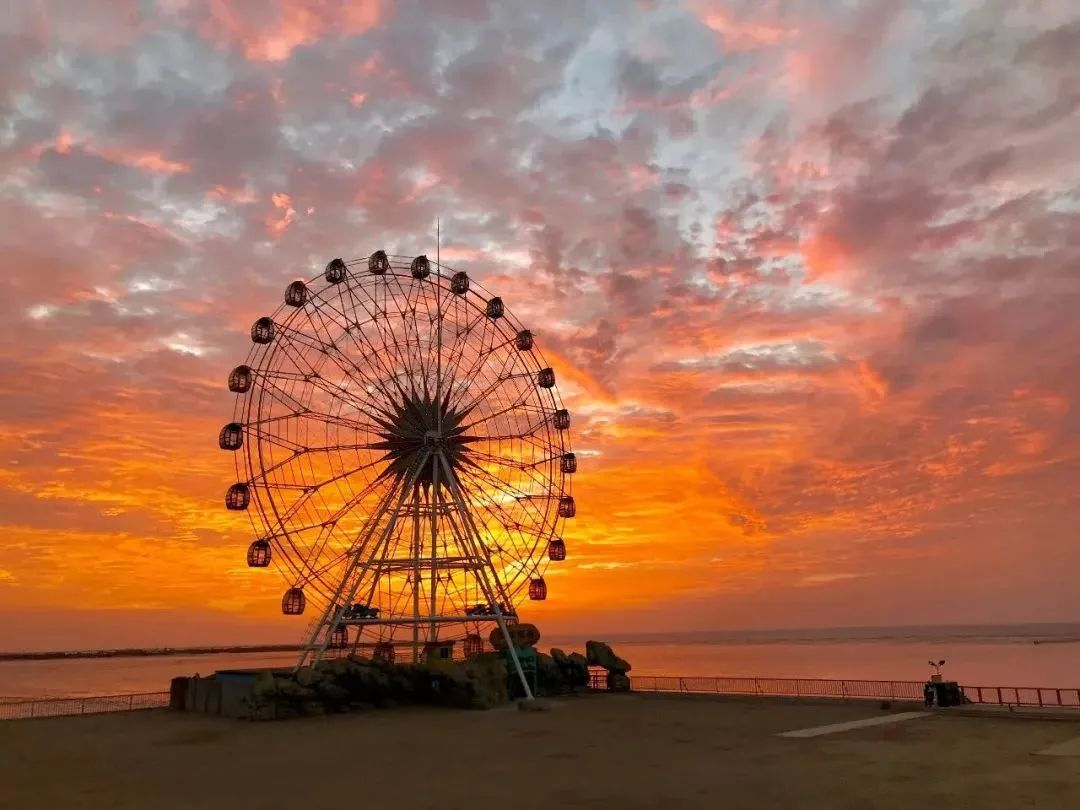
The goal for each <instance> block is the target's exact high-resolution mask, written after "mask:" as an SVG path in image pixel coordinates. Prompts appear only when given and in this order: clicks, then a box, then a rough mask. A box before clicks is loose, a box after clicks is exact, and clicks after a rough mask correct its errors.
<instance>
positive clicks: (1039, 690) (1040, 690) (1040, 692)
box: [1035, 687, 1043, 709]
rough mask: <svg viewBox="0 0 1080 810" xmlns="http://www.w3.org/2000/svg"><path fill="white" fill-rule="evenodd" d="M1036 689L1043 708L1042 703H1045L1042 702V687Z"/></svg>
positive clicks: (1040, 705)
mask: <svg viewBox="0 0 1080 810" xmlns="http://www.w3.org/2000/svg"><path fill="white" fill-rule="evenodd" d="M1035 691H1036V693H1038V695H1039V708H1040V709H1041V708H1042V705H1043V702H1042V688H1041V687H1040V688H1039V689H1036V690H1035Z"/></svg>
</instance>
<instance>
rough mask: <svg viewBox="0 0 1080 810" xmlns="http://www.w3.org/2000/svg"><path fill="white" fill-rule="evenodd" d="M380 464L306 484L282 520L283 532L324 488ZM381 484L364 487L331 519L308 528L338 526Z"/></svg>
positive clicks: (357, 467) (280, 523)
mask: <svg viewBox="0 0 1080 810" xmlns="http://www.w3.org/2000/svg"><path fill="white" fill-rule="evenodd" d="M380 464H381V460H378V461H372V462H369V463H367V464H361V465H359V466H356V467H353V468H352V469H350V470H346V471H345V472H342V473H339V474H337V475H334V476H332V477H330V478H326V479H324V480H322V481H319V482H316V483H314V484H306V485H304V486H303V495H302V496H301V497H300V498H299V499H297V501H296V502H295V503H294V504H293V505H292V506H291V507H290V508H289V510H288V511H286V512H285V513H284V514H283V515H282V518H281V520H280V521H279V525H280V526H281V527H282V530H283V531H284V527H285V524H286V523H287V522H288V521H290V520H292V519H293V517H295V516H296V514H297V513H299V512H300V510H301V509H304V508H306V506H307V505H308V503H309V502H310V500H311V498H312V497H313V496H314V495H315V494H316V493H318V492H319V491H320V490H322V489H323V488H324V487H326V486H329V485H330V484H334V483H337V482H338V481H344V480H346V479H347V478H350V477H351V476H353V475H356V474H357V473H361V472H364V471H365V470H369V469H372V468H374V467H377V466H379V465H380ZM381 483H382V482H381V481H379V480H378V479H376V480H373V481H371V482H368V483H367V484H366V485H365V486H364V488H363V489H361V490H360V491H359V492H357V493H355V494H354V495H353V496H351V497H350V498H349V500H348V501H346V502H345V503H344V504H343V505H342V506H341V507H340V508H339V509H338V510H337V511H335V512H334V513H332V514H331V515H330V516H329V517H327V518H326V519H324V520H323V521H322V522H321V523H318V524H312V526H310V527H308V528H314V527H316V526H324V525H337V523H338V521H340V520H341V518H342V517H343V516H344V515H346V514H348V513H349V511H351V510H352V509H353V508H354V507H355V506H356V505H357V504H358V503H360V502H361V501H362V500H363V499H364V498H366V497H368V496H369V495H371V494H372V493H373V492H374V491H375V489H376V487H377V486H378V485H380V484H381ZM263 486H267V484H263ZM290 530H292V529H290Z"/></svg>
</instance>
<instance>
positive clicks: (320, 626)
mask: <svg viewBox="0 0 1080 810" xmlns="http://www.w3.org/2000/svg"><path fill="white" fill-rule="evenodd" d="M395 492H396V490H394V489H393V488H391V489H390V491H389V492H387V493H386V494H385V495H384V496H383V498H382V500H380V501H379V507H378V511H379V512H380V513H381V511H382V508H383V507H384V506H385V505H386V504H387V503H388V502H389V501H390V499H391V497H392V496H393V495H394V493H395ZM375 528H376V524H374V523H372V524H371V525H370V526H365V527H364V531H363V533H362V534H361V537H360V542H359V544H358V545H357V546H356V551H350V552H349V554H350V555H351V556H352V560H350V562H349V566H348V568H346V570H345V574H344V576H342V578H341V581H340V582H338V585H337V588H336V589H335V591H334V596H333V598H332V599H331V600H330V601H329V602H328V603H327V605H326V608H325V609H324V610H323V612H322V616H321V617H320V618H319V620H318V621H317V622H315V624H314V625H313V626H312V628H311V632H310V633H308V635H307V641H306V642H305V643H304V646H303V647H302V648H301V650H300V658H299V660H297V662H296V667H295V669H300V667H302V666H304V664H305V663H306V662H307V659H308V658H309V657H310V658H313V659H314V661H313V663H314V662H317V661H318V660H319V656H321V655H322V651H323V650H325V649H326V646H327V643H329V639H330V633H331V632H333V631H332V627H331V625H330V624H328V622H329V620H330V614H331V613H332V612H333V611H334V610H335V609H336V608H337V606H338V604H339V603H340V601H341V592H342V590H343V589H344V588H345V584H346V583H347V582H348V581H349V577H350V576H351V575H352V572H353V571H354V570H355V569H356V565H357V562H358V561H359V559H360V551H361V550H362V549H363V548H364V547H365V546H366V545H367V542H368V540H369V539H370V537H371V535H372V534H373V533H374V531H375ZM335 618H336V617H335ZM324 629H325V630H326V638H325V642H326V643H324V644H323V645H322V646H321V647H320V648H317V647H316V644H317V642H318V639H319V633H320V632H322V631H323V630H324ZM316 651H318V654H317V655H316Z"/></svg>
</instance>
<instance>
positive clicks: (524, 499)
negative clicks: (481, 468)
mask: <svg viewBox="0 0 1080 810" xmlns="http://www.w3.org/2000/svg"><path fill="white" fill-rule="evenodd" d="M476 469H477V468H473V469H472V470H464V472H465V476H466V478H468V479H470V480H471V481H473V483H474V484H475V485H476V486H475V487H473V486H472V485H469V486H467V487H466V489H467V490H469V491H474V492H475V495H476V497H477V501H478V502H479V503H484V504H486V505H488V506H490V507H492V508H495V509H497V510H499V512H500V513H501V514H502V515H503V516H504V517H505V518H507V519H508V520H509V519H511V517H512V515H511V513H510V512H509V511H508V510H507V509H506V508H505V507H504V506H503V504H502V503H500V502H499V501H498V500H496V499H495V498H493V497H491V493H490V491H488V490H487V489H486V488H485V486H484V483H483V481H480V480H478V479H479V478H480V476H477V475H475V472H476ZM484 478H485V479H486V481H487V483H488V484H492V483H493V484H494V485H495V488H496V489H497V490H498V491H499V492H500V493H501V494H503V495H507V496H509V497H511V498H513V500H514V502H515V504H516V505H517V506H519V507H520V508H521V510H522V512H523V513H528V512H529V510H530V508H531V509H532V512H533V513H534V514H533V516H534V517H535V518H536V519H537V520H538V521H539V524H540V526H541V527H543V526H545V525H546V524H547V522H548V516H547V513H546V512H545V511H543V510H541V509H540V508H539V507H538V506H536V504H533V503H530V502H529V501H530V499H531V495H530V494H528V493H523V492H520V491H517V492H514V491H511V490H510V489H509V488H507V486H506V483H505V482H504V481H502V480H501V479H498V478H494V477H492V476H491V475H485V476H484ZM524 516H525V515H522V517H524ZM515 521H516V519H515ZM516 522H519V521H516Z"/></svg>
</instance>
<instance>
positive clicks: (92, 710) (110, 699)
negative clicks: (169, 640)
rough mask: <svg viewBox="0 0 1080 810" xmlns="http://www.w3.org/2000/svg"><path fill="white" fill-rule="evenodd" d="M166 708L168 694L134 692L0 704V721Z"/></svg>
mask: <svg viewBox="0 0 1080 810" xmlns="http://www.w3.org/2000/svg"><path fill="white" fill-rule="evenodd" d="M168 705H169V693H168V692H136V693H132V694H127V695H95V696H92V697H66V698H45V699H41V700H17V701H12V702H10V703H0V720H24V719H29V718H33V717H64V716H67V715H72V714H106V713H109V712H130V711H136V710H138V709H162V708H165V707H166V706H168Z"/></svg>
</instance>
